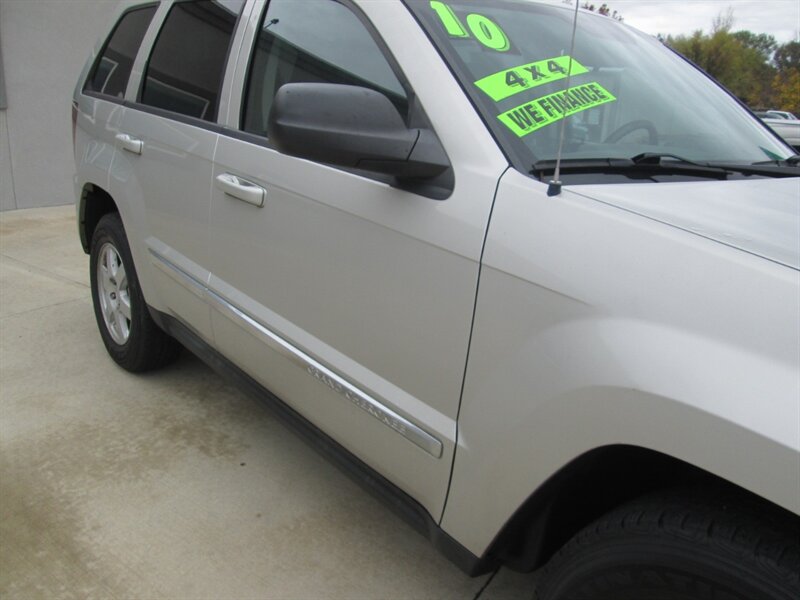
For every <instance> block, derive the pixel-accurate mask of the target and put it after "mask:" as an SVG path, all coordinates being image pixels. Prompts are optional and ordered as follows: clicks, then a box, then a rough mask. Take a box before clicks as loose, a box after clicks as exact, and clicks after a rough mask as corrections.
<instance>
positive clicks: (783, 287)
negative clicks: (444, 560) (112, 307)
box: [441, 175, 800, 556]
mask: <svg viewBox="0 0 800 600" xmlns="http://www.w3.org/2000/svg"><path fill="white" fill-rule="evenodd" d="M519 179H522V177H521V176H519ZM519 179H515V176H513V175H512V183H513V185H506V184H505V183H501V187H500V190H499V192H498V197H497V200H496V203H495V209H494V216H493V218H492V223H491V225H490V232H489V238H488V240H487V245H486V250H485V258H484V263H483V267H482V271H481V280H480V291H479V296H478V302H477V306H476V315H475V325H474V330H473V337H472V345H471V349H470V356H469V365H468V369H467V374H466V379H465V387H464V394H463V398H462V405H461V412H460V416H459V431H458V447H457V451H456V458H455V463H454V470H453V477H452V483H451V489H450V493H449V497H448V503H447V506H446V508H445V514H444V518H443V520H442V524H441V525H442V528H443V529H444V530H445V531H447V532H448V533H449V534H450V535H452V536H453V537H455V538H456V539H458V540H459V541H460V542H461V543H462V544H464V545H465V546H466V547H467V548H468V549H469V550H470V551H472V552H473V553H475V554H476V555H479V556H480V555H482V554H483V552H484V551H485V550H486V548H487V547H488V545H489V544H490V543H491V541H492V540H493V539H494V536H495V535H496V534H497V532H498V531H500V530H501V529H502V527H503V525H504V524H505V523H506V521H507V520H508V519H509V518H510V517H511V516H512V515H513V514H514V512H515V511H516V510H517V509H518V508H519V507H520V506H521V505H522V503H523V502H525V500H526V499H527V498H528V497H529V496H530V495H531V494H532V493H533V492H535V490H537V488H539V486H541V485H542V484H543V483H544V482H545V481H547V479H548V478H549V477H551V476H552V475H553V474H554V473H556V472H558V471H559V470H560V469H561V468H562V467H563V466H564V465H566V464H568V463H570V462H571V461H572V460H573V459H575V458H576V457H578V456H581V455H582V454H584V453H586V452H588V451H591V450H593V449H595V448H599V447H603V446H609V445H619V444H624V445H630V446H639V447H642V448H647V449H652V450H655V451H657V452H660V453H662V454H665V455H668V456H672V457H674V458H677V459H680V460H682V461H684V462H687V463H689V464H692V465H695V466H697V467H700V468H702V469H704V470H706V471H708V472H710V473H712V474H714V475H717V476H719V477H722V478H724V479H727V480H729V481H731V482H733V483H735V484H737V485H739V486H741V487H743V488H746V489H748V490H750V491H752V492H754V493H756V494H758V495H760V496H762V497H765V498H767V499H768V500H770V501H772V502H774V503H776V504H778V505H780V506H783V507H784V508H786V509H788V510H791V511H793V512H795V513H800V477H798V467H800V401H798V399H799V398H800V374H799V373H798V368H797V367H798V364H800V341H799V340H798V336H797V332H798V331H800V311H798V308H797V307H798V306H800V292H799V291H798V276H797V272H796V271H793V270H791V269H788V268H785V267H781V266H778V265H775V264H774V263H770V262H768V261H764V260H762V259H758V258H756V257H753V256H751V255H748V254H746V253H743V252H739V251H737V250H734V249H730V248H724V247H720V245H719V244H715V243H714V242H711V241H709V240H705V239H703V238H699V237H697V236H693V235H691V234H689V233H687V232H683V231H680V230H677V229H674V228H671V227H669V226H667V225H664V224H661V223H655V222H653V221H649V220H647V219H645V218H642V217H639V216H637V215H632V214H630V213H626V212H624V211H620V210H618V209H614V208H613V207H608V206H604V205H601V204H599V203H593V201H591V200H589V199H585V198H578V197H573V198H569V197H567V198H558V199H551V198H547V197H546V196H545V194H544V193H542V194H541V195H540V196H539V195H537V194H536V193H532V192H531V187H530V184H535V183H536V182H532V181H531V182H530V184H529V183H528V181H530V180H527V178H524V179H526V181H520V180H519ZM632 249H633V251H632Z"/></svg>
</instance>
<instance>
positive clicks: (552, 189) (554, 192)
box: [547, 0, 581, 196]
mask: <svg viewBox="0 0 800 600" xmlns="http://www.w3.org/2000/svg"><path fill="white" fill-rule="evenodd" d="M580 4H581V2H580V0H575V17H574V18H573V19H572V42H571V43H570V45H569V65H568V66H567V80H566V83H565V84H564V91H565V92H566V91H567V90H568V89H569V82H570V79H572V55H573V54H574V53H575V32H576V31H577V30H578V7H579V6H580ZM568 116H569V115H568V114H565V115H564V118H563V119H561V133H560V134H559V140H558V154H557V155H556V172H555V173H553V179H552V180H551V181H550V185H549V186H547V195H548V196H558V195H559V194H560V193H561V181H560V179H559V178H560V177H561V153H562V151H563V150H564V130H565V129H566V125H567V117H568Z"/></svg>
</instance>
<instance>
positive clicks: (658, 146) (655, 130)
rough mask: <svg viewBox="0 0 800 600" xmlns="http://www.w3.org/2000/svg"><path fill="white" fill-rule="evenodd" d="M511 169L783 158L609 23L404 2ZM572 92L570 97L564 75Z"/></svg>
mask: <svg viewBox="0 0 800 600" xmlns="http://www.w3.org/2000/svg"><path fill="white" fill-rule="evenodd" d="M407 3H408V5H409V6H410V8H411V9H412V12H413V13H414V14H415V15H416V16H417V18H418V20H419V21H420V22H421V23H422V25H423V27H424V28H425V29H426V30H427V32H428V34H429V35H430V37H431V38H432V39H433V41H434V43H435V44H436V45H437V47H438V48H439V51H440V52H441V54H442V55H443V57H444V58H445V60H447V61H448V63H449V64H450V66H451V68H452V70H453V72H454V73H455V74H456V76H457V77H458V78H459V79H460V81H461V83H462V85H463V86H464V88H465V89H466V90H467V92H468V94H469V95H470V97H471V98H472V100H473V102H474V103H475V104H476V106H477V107H478V109H479V111H480V112H481V114H482V115H483V117H484V119H485V120H486V122H487V123H488V124H489V126H490V128H491V129H492V130H493V132H494V133H495V136H496V138H497V139H498V141H499V142H500V144H501V145H502V146H503V148H504V149H505V150H506V152H507V153H508V154H509V156H510V157H511V158H512V160H513V161H515V162H518V163H519V164H518V166H522V167H523V168H530V165H533V164H535V163H537V162H539V161H547V160H553V159H555V158H556V155H557V153H558V146H559V136H560V130H561V123H562V121H563V122H564V126H565V134H564V135H565V137H564V150H563V155H562V156H563V158H564V159H566V160H570V159H592V158H631V157H635V156H637V155H641V154H643V153H658V154H669V155H674V156H679V157H682V158H685V159H688V160H691V161H697V162H715V163H720V162H731V163H747V164H750V163H754V162H759V161H766V160H779V159H785V158H787V157H789V156H791V155H792V152H791V151H790V149H789V148H788V147H787V146H785V145H784V144H782V143H781V142H780V141H779V140H777V139H776V138H775V137H774V136H773V135H771V134H770V133H769V132H768V131H767V130H766V129H765V128H764V127H763V126H762V125H761V124H760V123H759V122H758V121H757V120H756V119H754V118H753V117H752V116H751V115H749V114H748V113H747V111H745V110H744V109H742V107H741V106H740V105H739V104H738V102H737V101H736V100H734V99H733V98H731V96H730V95H729V94H728V93H726V92H725V91H724V90H723V89H722V88H720V87H719V86H717V85H715V84H714V83H713V82H712V81H711V80H710V79H709V78H708V77H706V76H705V75H704V74H703V73H702V72H700V71H699V70H697V69H695V68H693V67H692V66H691V65H690V64H689V63H687V62H686V61H684V60H683V59H682V58H680V57H679V56H677V55H676V54H674V53H673V52H671V51H670V50H669V49H667V48H665V47H664V46H663V45H662V44H661V43H660V42H659V41H658V40H657V39H655V38H652V37H650V36H647V35H644V34H642V33H640V32H638V31H636V30H634V29H632V28H630V27H628V26H626V25H623V24H621V23H619V22H617V21H615V20H614V19H611V18H609V17H606V16H601V15H596V14H593V13H589V12H587V11H580V12H579V15H578V28H577V34H576V39H575V50H574V52H573V55H572V56H570V55H569V54H570V42H571V39H572V23H573V18H574V8H570V7H569V6H565V5H564V4H563V3H558V4H555V3H549V4H548V3H542V2H530V1H524V0H478V1H468V0H447V1H429V0H407ZM568 74H569V75H570V77H569V88H568V89H567V88H566V84H567V76H568Z"/></svg>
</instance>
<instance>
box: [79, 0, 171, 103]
mask: <svg viewBox="0 0 800 600" xmlns="http://www.w3.org/2000/svg"><path fill="white" fill-rule="evenodd" d="M155 12H156V7H155V6H146V7H144V8H138V9H134V10H131V11H128V12H126V13H125V14H124V15H122V18H121V19H120V20H119V23H117V26H116V27H115V28H114V31H112V32H111V35H110V36H109V38H108V42H106V45H105V47H104V48H103V51H102V52H101V53H100V57H99V58H98V60H97V62H96V63H95V65H94V67H93V68H92V72H91V74H90V75H89V78H88V79H87V81H86V85H85V86H84V88H83V89H84V91H88V92H97V93H99V94H105V95H108V96H114V97H115V98H122V97H123V96H125V88H126V87H127V86H128V78H129V77H130V74H131V69H132V68H133V61H134V60H135V59H136V54H137V52H139V46H141V44H142V39H143V38H144V34H145V33H146V32H147V28H148V27H149V26H150V21H152V20H153V15H154V14H155Z"/></svg>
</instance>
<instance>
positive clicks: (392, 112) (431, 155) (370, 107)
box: [267, 83, 450, 179]
mask: <svg viewBox="0 0 800 600" xmlns="http://www.w3.org/2000/svg"><path fill="white" fill-rule="evenodd" d="M267 135H268V136H269V139H270V141H271V142H272V143H273V144H274V145H275V147H276V148H277V149H278V150H280V151H281V152H284V153H285V154H290V155H292V156H297V157H300V158H306V159H308V160H313V161H317V162H322V163H328V164H333V165H339V166H342V167H350V168H354V169H363V170H366V171H374V172H377V173H383V174H386V175H394V176H395V177H397V178H399V179H425V178H430V177H435V176H436V175H439V174H441V173H442V172H444V171H445V170H447V169H448V168H449V166H450V162H449V161H448V159H447V155H446V154H445V152H444V149H443V148H442V146H441V144H440V143H439V140H438V139H437V138H436V136H435V135H434V134H433V132H432V131H429V130H427V129H409V128H408V127H406V124H405V123H404V122H403V119H402V117H401V116H400V113H398V112H397V109H396V108H395V107H394V105H393V104H392V103H391V102H390V101H389V99H388V98H387V97H386V96H384V95H383V94H381V93H380V92H376V91H375V90H371V89H368V88H363V87H356V86H352V85H340V84H335V83H287V84H286V85H284V86H282V87H281V88H280V89H279V90H278V93H277V94H276V95H275V100H274V102H273V104H272V110H271V111H270V114H269V120H268V123H267Z"/></svg>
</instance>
